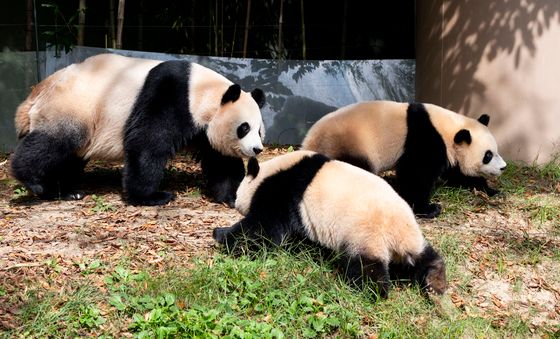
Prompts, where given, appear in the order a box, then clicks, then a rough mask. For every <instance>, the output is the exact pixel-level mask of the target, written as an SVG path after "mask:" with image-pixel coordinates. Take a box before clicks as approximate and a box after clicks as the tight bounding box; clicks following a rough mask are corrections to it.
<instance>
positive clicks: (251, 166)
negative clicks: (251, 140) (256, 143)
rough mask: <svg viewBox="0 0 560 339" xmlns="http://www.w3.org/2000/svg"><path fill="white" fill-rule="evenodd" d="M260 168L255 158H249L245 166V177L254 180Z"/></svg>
mask: <svg viewBox="0 0 560 339" xmlns="http://www.w3.org/2000/svg"><path fill="white" fill-rule="evenodd" d="M259 170H260V166H259V161H258V160H257V158H255V157H251V158H250V159H249V162H248V164H247V175H248V176H252V177H253V178H256V177H257V175H258V174H259Z"/></svg>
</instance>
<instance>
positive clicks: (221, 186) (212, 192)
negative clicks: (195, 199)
mask: <svg viewBox="0 0 560 339" xmlns="http://www.w3.org/2000/svg"><path fill="white" fill-rule="evenodd" d="M200 158H201V162H200V166H201V167H202V174H203V176H204V181H205V183H206V190H207V191H208V195H209V196H210V198H212V199H213V200H214V201H216V202H219V203H226V204H227V205H228V206H230V207H233V206H234V205H235V197H236V191H237V188H238V187H239V184H240V183H241V180H243V177H244V176H245V165H244V164H243V160H242V159H240V158H234V157H230V156H225V155H222V154H221V153H219V152H218V151H216V150H214V149H212V148H210V147H208V148H206V149H205V150H203V151H202V152H201V154H200Z"/></svg>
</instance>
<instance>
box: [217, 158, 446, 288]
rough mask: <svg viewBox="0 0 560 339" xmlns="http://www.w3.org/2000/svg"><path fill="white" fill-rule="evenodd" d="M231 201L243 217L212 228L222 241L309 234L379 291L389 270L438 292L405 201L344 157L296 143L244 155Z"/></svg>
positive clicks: (428, 253) (432, 259)
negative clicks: (274, 152)
mask: <svg viewBox="0 0 560 339" xmlns="http://www.w3.org/2000/svg"><path fill="white" fill-rule="evenodd" d="M235 207H236V209H237V210H238V211H239V212H240V213H241V214H243V215H244V218H243V219H242V220H241V221H239V222H238V223H236V224H234V225H233V226H231V227H221V228H220V227H219V228H215V229H214V230H213V237H214V239H215V240H216V241H217V242H218V243H221V244H224V245H226V246H227V247H228V248H234V247H235V246H236V244H237V242H238V241H240V240H241V239H249V240H251V239H258V238H261V239H262V238H264V239H266V240H268V241H270V242H272V243H273V244H276V245H280V244H282V243H283V242H284V240H286V239H289V238H290V237H294V238H297V239H301V238H303V239H309V240H311V241H312V242H315V243H318V244H320V245H321V246H323V247H324V248H327V249H330V250H334V251H335V252H338V253H340V254H341V257H342V258H343V259H342V264H343V267H342V268H343V271H344V272H345V273H346V276H347V278H349V280H350V281H351V282H354V283H358V284H361V283H363V282H365V281H366V280H369V281H373V282H374V283H377V285H378V287H379V289H378V290H379V293H380V295H381V296H382V297H386V296H387V293H388V291H389V287H390V279H391V278H395V277H398V278H399V279H410V280H412V281H414V282H417V283H419V284H420V286H421V287H422V288H423V290H425V291H429V290H431V291H434V292H436V293H438V294H442V293H443V292H444V290H445V288H446V276H445V264H444V260H443V259H442V257H441V256H440V255H439V254H438V253H437V251H436V250H434V248H432V246H431V245H430V244H428V242H427V241H426V240H425V239H424V237H423V235H422V233H421V231H420V227H419V225H418V223H417V221H416V219H415V216H414V213H413V212H412V210H411V208H410V206H408V204H407V203H406V202H405V201H404V200H403V199H402V198H401V197H400V196H399V195H398V194H397V193H396V192H395V191H394V190H393V188H392V187H391V186H390V185H389V184H388V183H387V182H386V181H384V180H383V179H381V178H380V177H378V176H376V175H374V174H372V173H369V172H367V171H365V170H363V169H360V168H358V167H355V166H352V165H350V164H348V163H345V162H341V161H337V160H332V159H329V158H327V157H326V156H324V155H322V154H319V153H315V152H312V151H303V150H300V151H295V152H291V153H287V154H285V155H282V156H279V157H276V158H273V159H271V160H268V161H266V162H263V163H262V164H260V165H259V163H258V162H257V160H256V159H255V158H251V159H250V160H249V163H248V169H247V175H246V176H245V178H244V179H243V181H242V182H241V184H240V186H239V188H238V190H237V199H236V201H235Z"/></svg>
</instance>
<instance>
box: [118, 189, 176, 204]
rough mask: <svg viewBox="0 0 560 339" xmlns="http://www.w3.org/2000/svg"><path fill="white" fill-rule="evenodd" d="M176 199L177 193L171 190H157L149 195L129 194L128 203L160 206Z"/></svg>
mask: <svg viewBox="0 0 560 339" xmlns="http://www.w3.org/2000/svg"><path fill="white" fill-rule="evenodd" d="M174 199H175V194H173V193H169V192H164V191H160V192H155V193H152V194H151V195H149V196H147V197H135V196H129V197H128V199H127V200H128V203H129V204H131V205H134V206H139V205H141V206H158V205H165V204H167V203H168V202H170V201H171V200H174Z"/></svg>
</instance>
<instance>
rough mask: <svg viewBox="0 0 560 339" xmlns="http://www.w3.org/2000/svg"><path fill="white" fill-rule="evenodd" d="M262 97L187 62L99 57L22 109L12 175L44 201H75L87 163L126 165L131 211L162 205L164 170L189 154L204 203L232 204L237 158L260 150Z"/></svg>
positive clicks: (59, 78)
mask: <svg viewBox="0 0 560 339" xmlns="http://www.w3.org/2000/svg"><path fill="white" fill-rule="evenodd" d="M264 102H265V97H264V94H263V92H262V91H261V90H260V89H255V90H253V91H252V92H250V93H247V92H244V91H242V90H241V88H240V86H239V85H237V84H233V83H232V82H231V81H230V80H228V79H226V78H225V77H224V76H222V75H220V74H218V73H216V72H214V71H212V70H210V69H208V68H205V67H203V66H201V65H199V64H196V63H191V62H187V61H180V60H174V61H165V62H162V61H157V60H148V59H138V58H130V57H124V56H119V55H116V54H101V55H96V56H93V57H90V58H88V59H86V60H85V61H83V62H81V63H77V64H72V65H70V66H68V67H66V68H64V69H62V70H59V71H58V72H56V73H54V74H53V75H51V76H49V77H48V78H46V79H45V80H43V81H42V82H40V83H39V84H37V86H35V88H34V89H33V90H32V92H31V94H30V95H29V97H28V98H27V99H26V100H25V101H24V102H23V103H22V104H21V105H20V106H19V107H18V110H17V112H16V117H15V124H16V130H17V134H18V137H19V138H20V142H19V144H18V146H17V148H16V150H15V153H14V154H13V156H12V158H11V172H12V174H13V176H14V177H15V178H16V179H17V180H19V181H20V182H21V183H22V184H23V185H25V187H27V188H28V189H29V190H30V191H32V192H33V193H35V194H36V195H38V196H39V197H41V198H45V199H53V198H62V199H81V198H83V193H81V192H78V191H75V190H74V185H75V183H76V181H77V178H78V177H79V174H80V173H81V172H82V171H83V169H84V166H85V165H86V163H87V161H89V160H92V159H103V160H123V159H124V169H123V186H124V193H125V197H126V199H127V201H128V202H129V203H130V204H134V205H163V204H166V203H168V202H169V201H170V200H172V199H173V198H174V195H173V194H172V193H170V192H164V191H159V190H158V189H159V184H160V182H161V180H162V178H163V175H164V169H165V165H166V162H167V161H168V160H169V159H171V158H172V157H173V156H174V155H175V153H176V152H177V151H179V150H181V149H183V148H185V147H187V146H189V147H190V148H192V149H194V150H196V151H197V152H198V154H199V159H200V161H201V166H202V170H203V173H204V177H205V180H206V181H207V185H208V191H209V193H210V195H211V196H212V197H213V198H214V199H216V200H217V201H219V202H226V203H229V204H230V205H233V203H234V201H235V190H236V189H237V186H238V185H239V183H240V182H241V180H242V179H243V176H244V174H245V168H244V164H243V160H242V158H248V157H251V156H255V155H256V154H258V153H259V152H260V151H261V150H262V149H263V144H262V140H263V138H264V124H263V121H262V117H261V112H260V108H261V107H262V106H263V105H264Z"/></svg>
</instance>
